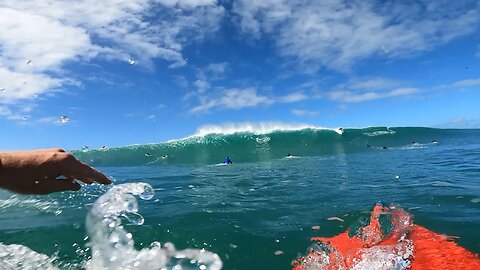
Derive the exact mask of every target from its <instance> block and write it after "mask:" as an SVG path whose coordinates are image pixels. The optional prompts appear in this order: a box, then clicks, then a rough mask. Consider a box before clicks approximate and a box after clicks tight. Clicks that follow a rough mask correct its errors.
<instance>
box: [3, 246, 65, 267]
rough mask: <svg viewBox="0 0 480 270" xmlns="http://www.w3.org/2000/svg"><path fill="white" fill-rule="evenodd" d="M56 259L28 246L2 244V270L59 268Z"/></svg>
mask: <svg viewBox="0 0 480 270" xmlns="http://www.w3.org/2000/svg"><path fill="white" fill-rule="evenodd" d="M54 260H55V258H50V257H48V256H47V255H45V254H41V253H37V252H35V251H33V250H31V249H29V248H28V247H26V246H22V245H16V244H12V245H3V244H0V270H58V268H57V267H55V266H54V265H53V261H54Z"/></svg>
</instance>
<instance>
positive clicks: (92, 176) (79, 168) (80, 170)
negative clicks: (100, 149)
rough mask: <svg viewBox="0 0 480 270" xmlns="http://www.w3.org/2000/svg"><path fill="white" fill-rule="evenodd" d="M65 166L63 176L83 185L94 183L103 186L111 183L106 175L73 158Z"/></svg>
mask: <svg viewBox="0 0 480 270" xmlns="http://www.w3.org/2000/svg"><path fill="white" fill-rule="evenodd" d="M65 165H66V166H65V168H64V170H65V175H68V176H70V177H73V178H75V179H78V180H80V181H82V182H84V183H87V184H91V183H92V182H94V181H95V182H98V183H100V184H105V185H108V184H111V183H112V181H111V180H110V179H108V177H107V176H106V175H104V174H103V173H101V172H99V171H97V170H95V169H94V168H92V167H90V166H88V165H87V164H84V163H82V162H80V161H78V160H77V159H75V158H71V159H69V161H68V162H67V164H65Z"/></svg>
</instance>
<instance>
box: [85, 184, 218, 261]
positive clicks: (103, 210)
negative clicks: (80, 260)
mask: <svg viewBox="0 0 480 270" xmlns="http://www.w3.org/2000/svg"><path fill="white" fill-rule="evenodd" d="M153 193H154V191H153V188H152V187H151V186H150V185H148V184H146V183H128V184H122V185H118V186H114V187H113V188H112V189H110V190H109V191H108V192H107V193H105V194H104V195H102V196H101V197H100V198H99V199H98V200H97V201H96V202H95V203H94V205H93V206H92V209H91V210H90V212H89V213H88V216H87V230H88V232H89V235H90V239H91V247H92V259H91V260H90V261H88V262H87V263H86V268H87V269H92V270H93V269H95V270H101V269H201V270H206V269H210V270H217V269H221V268H222V261H221V260H220V257H219V256H218V255H217V254H215V253H212V252H209V251H206V250H204V249H200V250H199V249H185V250H178V251H177V250H175V247H174V245H173V244H172V243H166V244H160V243H158V242H153V243H152V244H151V246H150V247H149V248H144V249H142V250H136V249H135V248H134V241H133V239H132V237H133V236H132V234H131V233H128V232H127V231H126V230H125V229H124V227H123V225H122V221H128V222H130V223H131V224H133V225H141V224H143V217H142V216H141V215H140V214H139V213H138V204H137V200H136V199H135V197H134V196H133V195H136V196H140V198H142V199H147V200H148V199H151V198H152V197H153Z"/></svg>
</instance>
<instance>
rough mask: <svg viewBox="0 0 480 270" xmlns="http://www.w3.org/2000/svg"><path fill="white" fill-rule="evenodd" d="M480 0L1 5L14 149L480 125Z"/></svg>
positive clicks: (7, 121)
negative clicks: (236, 130)
mask: <svg viewBox="0 0 480 270" xmlns="http://www.w3.org/2000/svg"><path fill="white" fill-rule="evenodd" d="M479 13H480V2H478V1H476V0H471V1H469V0H459V1H447V0H437V1H427V0H424V1H422V0H416V1H413V0H405V1H374V0H372V1H363V0H362V1H360V0H358V1H355V0H353V1H351V0H349V1H346V0H325V1H314V0H312V1H309V0H304V1H300V0H262V1H257V0H236V1H229V0H225V1H215V0H103V1H96V0H78V1H73V2H72V1H67V0H43V1H36V0H22V1H18V0H0V134H1V137H0V138H1V140H0V150H2V149H3V150H13V149H26V148H38V147H54V146H56V147H63V148H66V149H77V148H80V147H81V146H83V145H89V146H91V147H99V146H102V145H106V146H120V145H127V144H134V143H150V142H162V141H166V140H169V139H175V138H182V137H186V136H188V135H191V134H194V133H195V132H197V131H198V130H205V126H208V127H212V128H214V129H215V130H222V128H223V127H225V128H231V127H232V126H235V127H241V126H259V127H261V126H265V125H269V126H272V125H273V126H275V125H279V126H282V127H288V126H295V125H300V124H306V125H313V126H319V127H364V126H430V127H452V128H479V127H480V92H479V90H480V35H479V33H480V14H479Z"/></svg>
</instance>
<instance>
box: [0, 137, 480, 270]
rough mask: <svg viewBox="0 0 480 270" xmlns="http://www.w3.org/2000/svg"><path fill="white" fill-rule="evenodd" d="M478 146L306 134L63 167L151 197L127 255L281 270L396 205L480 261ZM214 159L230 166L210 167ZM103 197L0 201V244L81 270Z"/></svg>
mask: <svg viewBox="0 0 480 270" xmlns="http://www.w3.org/2000/svg"><path fill="white" fill-rule="evenodd" d="M479 138H480V130H439V129H426V128H390V129H388V128H368V129H346V130H345V131H344V133H343V134H342V135H340V134H338V133H337V132H335V131H332V130H317V129H306V130H297V131H288V132H286V131H284V132H280V131H277V132H272V133H267V134H253V133H246V132H244V133H235V134H229V135H219V134H217V135H208V136H201V137H192V138H188V139H185V140H180V141H175V142H169V143H165V144H152V145H141V146H129V147H124V148H115V149H107V150H94V151H85V152H82V151H76V152H75V155H76V156H77V157H78V158H80V159H82V160H83V161H85V162H87V163H89V164H92V165H94V166H96V167H97V168H98V169H100V170H101V171H103V172H105V173H106V174H107V175H109V176H111V177H113V178H114V179H115V185H119V184H121V183H133V182H145V183H148V184H150V185H151V186H152V187H153V189H154V191H155V195H154V197H153V198H152V199H151V200H139V202H138V203H139V206H138V208H139V213H140V214H141V215H142V216H143V218H144V223H143V225H134V224H130V225H127V224H126V223H128V222H124V223H125V224H126V225H125V230H126V231H128V232H130V233H131V234H132V240H133V241H134V242H135V244H134V245H135V248H136V250H141V249H144V248H146V247H147V246H149V245H150V244H151V243H152V242H154V241H158V242H161V243H166V242H171V243H173V244H174V245H175V247H176V248H177V250H179V249H186V248H195V249H205V250H207V251H210V252H213V253H216V254H218V256H219V257H220V259H221V261H222V262H223V269H290V268H291V262H292V260H294V259H296V258H298V257H299V256H301V255H304V254H305V252H306V250H307V248H308V247H309V246H310V244H311V242H310V240H309V239H310V238H311V237H313V236H333V235H335V234H338V233H340V232H343V231H345V230H346V229H347V228H348V227H349V226H350V225H353V224H355V222H357V221H358V220H359V219H360V218H362V217H365V216H368V215H369V211H370V210H371V209H372V206H373V205H374V204H375V203H376V202H378V201H381V202H384V203H395V204H398V205H400V206H401V207H402V208H403V209H405V210H406V211H407V212H409V213H410V214H412V215H413V219H414V223H415V224H419V225H422V226H424V227H427V228H428V229H430V230H433V231H435V232H438V233H441V234H447V235H454V236H458V237H459V238H458V239H456V240H455V241H456V242H457V243H458V244H459V245H461V246H463V247H465V248H467V249H469V250H470V251H472V252H475V253H480V245H479V244H480V232H479V228H480V143H479V141H478V139H479ZM432 140H435V141H437V142H438V143H432ZM412 141H415V142H416V143H415V144H412ZM367 144H369V145H370V146H371V147H367ZM382 146H386V147H388V149H387V150H382V149H381V147H382ZM286 153H291V154H292V155H293V156H294V157H293V158H285V155H286ZM225 155H229V156H230V158H231V159H232V160H233V162H234V164H233V165H229V166H224V165H221V164H219V163H220V162H221V161H222V160H223V158H224V156H225ZM108 188H109V187H101V186H88V187H84V188H83V189H82V190H81V191H80V192H77V193H73V192H65V193H59V194H51V195H48V196H20V195H12V194H10V193H7V192H2V193H0V199H1V200H0V215H1V220H2V221H1V222H0V239H1V240H0V241H1V242H2V243H3V244H4V245H11V244H19V245H22V246H25V247H28V248H30V249H32V250H34V251H35V254H33V255H29V256H38V255H39V254H44V255H46V256H45V257H46V258H47V260H49V261H52V263H51V264H52V265H53V266H54V267H58V268H60V269H83V268H88V262H89V261H91V257H92V253H91V250H92V248H93V249H95V244H94V243H90V242H91V233H90V236H89V233H88V232H87V230H86V228H85V227H86V216H87V213H88V211H89V210H90V209H91V208H92V206H93V204H94V202H95V201H96V200H97V199H98V198H99V197H100V196H101V195H102V194H104V193H105V192H106V191H107V190H108ZM329 217H339V218H340V219H341V220H343V222H342V221H340V220H329V219H328V218H329ZM130 223H132V222H130ZM133 223H135V222H133ZM137 223H138V222H137ZM312 226H320V229H318V227H314V229H312ZM2 256H5V254H3V255H2V252H1V250H0V258H2ZM29 259H31V258H25V256H24V258H23V260H24V261H28V260H29ZM20 261H21V260H20ZM86 264H87V265H86ZM37 265H38V264H37ZM0 269H25V268H24V267H18V264H17V266H13V267H12V268H1V267H0ZM31 269H36V268H31ZM39 269H45V268H39ZM188 269H201V268H199V267H197V268H195V267H193V268H188Z"/></svg>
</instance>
